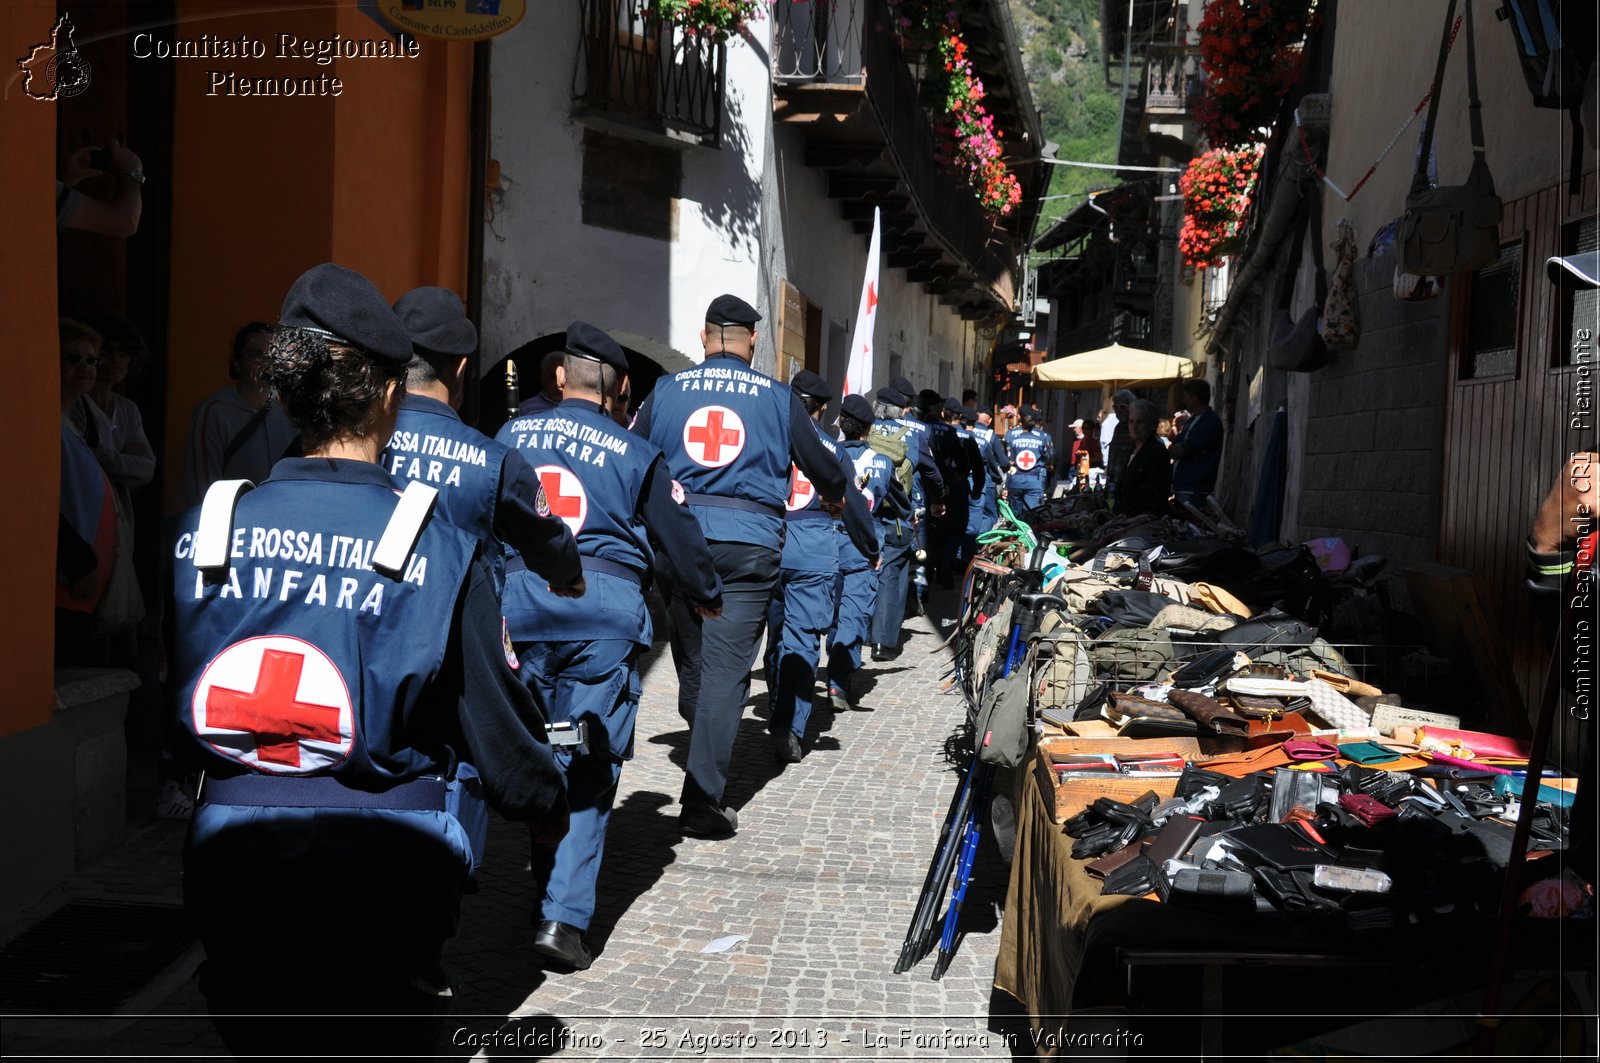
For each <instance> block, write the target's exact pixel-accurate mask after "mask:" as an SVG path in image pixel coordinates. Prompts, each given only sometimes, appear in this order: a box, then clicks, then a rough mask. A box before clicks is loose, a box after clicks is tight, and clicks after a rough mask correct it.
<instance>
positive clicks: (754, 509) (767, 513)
mask: <svg viewBox="0 0 1600 1063" xmlns="http://www.w3.org/2000/svg"><path fill="white" fill-rule="evenodd" d="M683 501H684V503H685V504H687V505H691V506H714V507H717V508H720V509H742V510H744V511H745V512H746V513H759V514H761V515H762V516H763V517H781V516H783V507H782V506H771V505H768V504H767V503H765V502H752V501H750V500H749V499H745V498H727V497H724V496H723V495H697V494H692V493H691V494H686V495H684V496H683Z"/></svg>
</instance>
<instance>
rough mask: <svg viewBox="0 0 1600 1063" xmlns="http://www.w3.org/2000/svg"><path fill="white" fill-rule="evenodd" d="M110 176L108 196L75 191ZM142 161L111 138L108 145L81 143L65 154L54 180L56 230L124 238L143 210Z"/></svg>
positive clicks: (130, 234) (133, 230) (120, 142)
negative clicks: (78, 146)
mask: <svg viewBox="0 0 1600 1063" xmlns="http://www.w3.org/2000/svg"><path fill="white" fill-rule="evenodd" d="M100 178H110V179H111V182H112V186H113V189H114V192H113V195H112V197H111V198H110V199H100V198H97V197H95V196H91V195H89V194H88V193H86V192H83V191H80V190H79V187H78V186H79V185H81V184H83V183H85V182H86V181H91V180H95V179H100ZM143 189H144V163H143V162H141V161H140V160H139V156H137V155H135V154H134V153H133V152H131V151H129V150H128V149H127V148H126V147H124V146H123V143H122V141H120V140H113V141H112V142H111V144H110V145H109V146H108V147H104V148H96V147H93V146H92V145H85V146H84V147H81V148H79V149H78V150H77V151H75V152H73V153H72V154H71V155H69V156H67V158H66V160H65V161H64V162H63V163H62V164H61V174H60V176H59V177H58V178H57V179H56V229H57V230H61V229H78V230H81V231H83V232H90V233H99V234H100V235H102V236H115V237H118V238H123V239H125V238H127V237H129V236H132V235H133V234H134V233H136V232H138V231H139V216H140V214H141V213H143V211H144V195H143Z"/></svg>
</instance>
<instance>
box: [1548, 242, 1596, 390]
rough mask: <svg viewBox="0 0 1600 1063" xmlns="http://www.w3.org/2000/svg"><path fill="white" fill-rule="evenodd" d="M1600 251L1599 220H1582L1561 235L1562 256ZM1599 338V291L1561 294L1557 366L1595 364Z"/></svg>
mask: <svg viewBox="0 0 1600 1063" xmlns="http://www.w3.org/2000/svg"><path fill="white" fill-rule="evenodd" d="M1595 250H1600V218H1584V219H1583V220H1582V221H1577V222H1573V223H1572V224H1571V225H1568V226H1566V227H1565V228H1564V229H1563V230H1562V232H1561V253H1562V255H1576V254H1579V253H1580V252H1583V251H1595ZM1597 334H1600V290H1595V289H1593V288H1591V289H1587V290H1585V291H1578V292H1573V291H1562V292H1561V331H1560V332H1559V333H1557V334H1556V342H1557V343H1558V344H1559V346H1558V347H1557V348H1556V351H1555V364H1556V365H1557V366H1568V365H1577V364H1579V363H1580V362H1593V361H1594V345H1595V337H1596V335H1597Z"/></svg>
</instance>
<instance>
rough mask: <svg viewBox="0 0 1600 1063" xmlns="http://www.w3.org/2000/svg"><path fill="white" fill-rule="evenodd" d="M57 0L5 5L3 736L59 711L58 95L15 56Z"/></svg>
mask: <svg viewBox="0 0 1600 1063" xmlns="http://www.w3.org/2000/svg"><path fill="white" fill-rule="evenodd" d="M55 18H56V5H55V3H54V0H43V2H41V0H7V3H5V4H4V5H0V37H3V39H4V42H5V44H4V51H3V53H0V58H3V60H4V62H3V63H0V159H4V160H5V165H3V166H0V204H4V207H3V208H0V292H3V293H4V295H3V296H0V339H3V342H4V346H5V349H6V351H7V352H8V354H9V357H8V358H7V366H6V372H7V376H8V377H9V378H10V379H9V381H8V388H9V390H10V393H11V394H12V395H13V396H14V397H17V399H18V401H15V402H13V403H11V404H10V405H9V408H8V411H7V415H6V416H7V421H8V424H7V430H6V449H7V453H6V460H5V461H4V462H3V463H0V498H3V499H7V500H8V501H7V502H6V503H5V504H3V505H0V600H4V602H5V608H4V609H3V610H0V689H3V693H0V736H4V735H11V734H15V733H17V732H19V731H25V730H28V729H29V728H32V727H38V726H40V725H42V724H45V723H48V722H49V720H50V711H51V706H52V705H53V704H54V701H55V698H54V693H53V683H54V676H53V670H52V668H51V665H50V662H51V660H52V659H53V657H54V653H55V650H54V645H55V623H54V615H55V614H54V608H55V580H54V571H55V564H54V561H55V552H56V543H55V523H56V522H55V521H54V520H52V519H51V517H53V516H55V513H56V511H57V509H58V499H57V484H58V481H59V478H60V463H61V447H60V428H61V415H60V404H59V403H58V402H56V401H55V396H56V395H58V394H59V392H60V390H61V383H60V369H59V364H58V357H59V355H58V349H57V348H58V343H57V339H56V227H55V183H54V182H55V165H56V159H55V155H56V110H55V104H54V103H48V102H44V101H40V100H35V99H31V98H30V97H29V96H28V95H27V94H26V93H25V92H23V90H22V82H21V76H20V71H18V70H17V68H16V65H15V60H16V59H19V58H21V57H23V56H26V55H28V54H29V50H30V49H31V48H32V46H33V45H35V44H39V43H41V42H44V41H47V40H49V39H50V29H51V27H52V26H54V25H55Z"/></svg>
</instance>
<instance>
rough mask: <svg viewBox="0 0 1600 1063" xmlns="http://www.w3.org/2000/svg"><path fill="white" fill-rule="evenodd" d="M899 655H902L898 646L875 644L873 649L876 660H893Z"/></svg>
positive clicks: (873, 656)
mask: <svg viewBox="0 0 1600 1063" xmlns="http://www.w3.org/2000/svg"><path fill="white" fill-rule="evenodd" d="M898 656H900V647H898V646H875V647H873V650H872V659H873V660H874V661H892V660H894V659H895V658H896V657H898Z"/></svg>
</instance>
